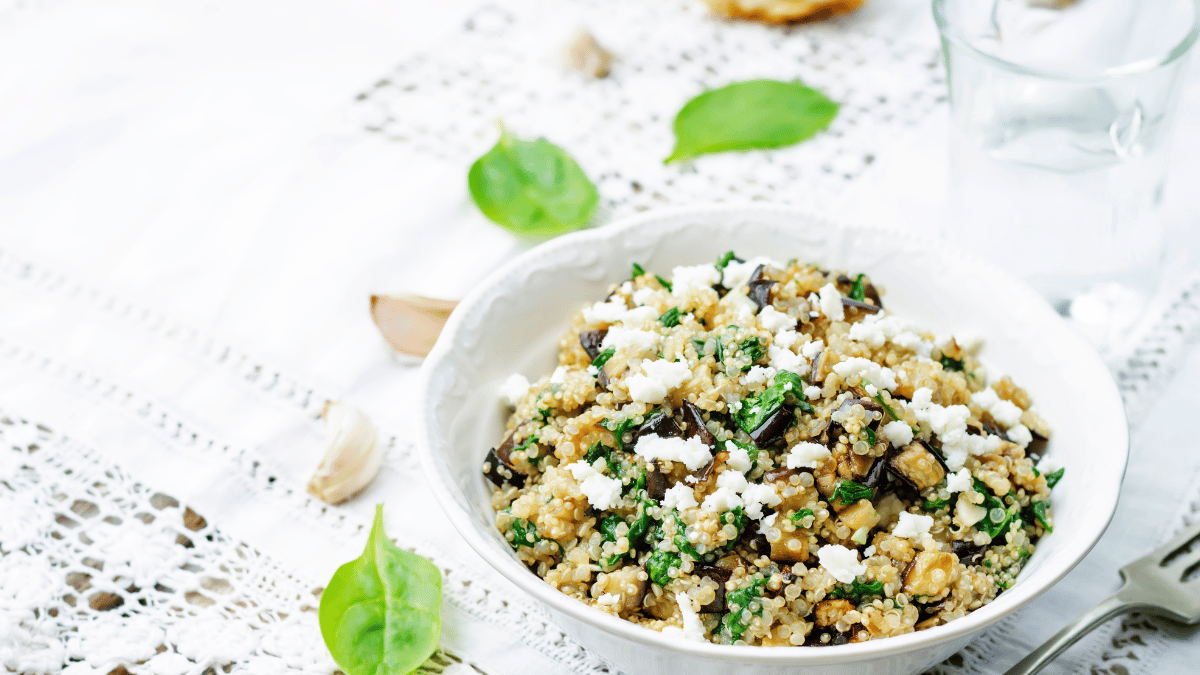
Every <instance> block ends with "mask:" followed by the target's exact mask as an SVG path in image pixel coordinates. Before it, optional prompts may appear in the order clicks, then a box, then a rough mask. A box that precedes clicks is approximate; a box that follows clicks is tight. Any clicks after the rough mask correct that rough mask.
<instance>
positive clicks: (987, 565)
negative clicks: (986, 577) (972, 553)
mask: <svg viewBox="0 0 1200 675" xmlns="http://www.w3.org/2000/svg"><path fill="white" fill-rule="evenodd" d="M983 566H984V567H991V566H992V561H991V560H984V561H983Z"/></svg>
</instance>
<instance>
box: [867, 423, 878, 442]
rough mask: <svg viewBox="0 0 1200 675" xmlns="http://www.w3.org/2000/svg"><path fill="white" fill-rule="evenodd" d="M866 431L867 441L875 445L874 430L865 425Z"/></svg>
mask: <svg viewBox="0 0 1200 675" xmlns="http://www.w3.org/2000/svg"><path fill="white" fill-rule="evenodd" d="M866 432H867V442H868V443H870V444H871V445H875V440H876V439H875V430H874V429H872V428H871V427H866Z"/></svg>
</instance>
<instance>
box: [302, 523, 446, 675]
mask: <svg viewBox="0 0 1200 675" xmlns="http://www.w3.org/2000/svg"><path fill="white" fill-rule="evenodd" d="M319 617H320V623H321V636H322V637H323V638H324V639H325V646H326V647H328V648H329V653H330V654H332V655H333V660H334V661H336V662H337V664H338V666H339V667H340V668H341V669H342V670H343V671H345V672H346V673H347V675H364V674H366V673H370V674H372V675H374V674H376V673H388V674H390V675H404V674H405V673H410V672H412V671H413V670H414V669H416V667H417V666H419V665H421V664H422V663H424V662H425V660H426V659H428V658H429V655H430V654H433V651H434V649H436V648H437V645H438V640H439V638H440V637H441V634H442V574H441V572H440V571H439V570H438V568H437V567H436V566H434V564H433V563H431V562H429V561H428V560H426V559H425V558H422V557H421V556H419V555H417V554H416V553H410V552H408V551H404V550H401V549H399V548H397V547H396V546H395V545H394V544H392V542H391V541H389V540H388V538H387V535H386V534H384V532H383V505H382V504H379V505H378V506H376V507H375V524H374V525H372V526H371V534H370V536H369V537H368V538H367V547H366V550H365V551H363V554H362V556H361V557H359V558H358V559H357V560H353V561H351V562H348V563H346V564H345V565H342V566H341V567H339V568H338V570H337V572H334V574H333V578H332V579H330V580H329V585H328V586H326V587H325V592H324V593H322V594H321V608H320V612H319Z"/></svg>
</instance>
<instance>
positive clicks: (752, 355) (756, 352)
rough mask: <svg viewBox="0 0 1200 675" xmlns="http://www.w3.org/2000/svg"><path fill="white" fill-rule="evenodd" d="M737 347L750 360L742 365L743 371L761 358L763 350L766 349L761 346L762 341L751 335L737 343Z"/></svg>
mask: <svg viewBox="0 0 1200 675" xmlns="http://www.w3.org/2000/svg"><path fill="white" fill-rule="evenodd" d="M738 349H740V350H742V353H743V354H745V355H746V357H747V358H748V359H750V362H749V363H747V364H746V365H745V366H743V367H742V370H743V371H747V370H750V367H751V366H753V365H754V362H755V361H757V360H759V359H760V358H762V355H763V352H765V351H766V349H764V348H763V346H762V343H761V342H760V341H759V339H758V338H756V337H752V338H749V339H747V340H745V341H743V342H742V344H740V345H738Z"/></svg>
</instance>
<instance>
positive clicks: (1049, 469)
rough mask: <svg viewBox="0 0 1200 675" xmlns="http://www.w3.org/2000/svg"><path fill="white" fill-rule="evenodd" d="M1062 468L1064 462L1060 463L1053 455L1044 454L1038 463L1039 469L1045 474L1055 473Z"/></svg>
mask: <svg viewBox="0 0 1200 675" xmlns="http://www.w3.org/2000/svg"><path fill="white" fill-rule="evenodd" d="M1061 468H1062V464H1059V463H1058V462H1057V461H1055V459H1054V458H1053V457H1051V456H1049V455H1042V458H1041V459H1040V460H1039V461H1038V463H1037V470H1038V471H1041V472H1042V475H1043V476H1044V475H1046V474H1048V473H1054V472H1055V471H1058V470H1059V469H1061Z"/></svg>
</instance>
